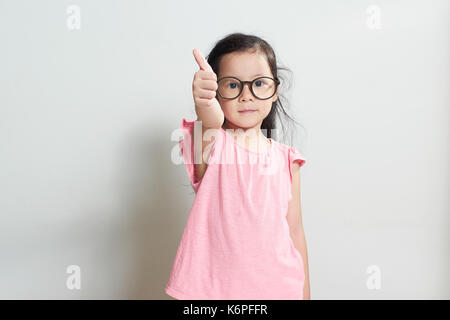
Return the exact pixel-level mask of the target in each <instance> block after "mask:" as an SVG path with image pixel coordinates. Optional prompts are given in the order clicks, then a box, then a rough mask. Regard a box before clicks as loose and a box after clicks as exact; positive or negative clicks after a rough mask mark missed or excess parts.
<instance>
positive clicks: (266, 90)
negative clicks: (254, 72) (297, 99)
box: [217, 77, 280, 100]
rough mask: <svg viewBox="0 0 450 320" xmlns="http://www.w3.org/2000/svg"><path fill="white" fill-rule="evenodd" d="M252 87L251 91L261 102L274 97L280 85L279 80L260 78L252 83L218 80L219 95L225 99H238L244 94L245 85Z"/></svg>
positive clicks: (233, 78)
mask: <svg viewBox="0 0 450 320" xmlns="http://www.w3.org/2000/svg"><path fill="white" fill-rule="evenodd" d="M246 83H248V84H249V85H250V91H251V92H252V94H253V95H254V96H255V97H256V98H257V99H259V100H267V99H270V98H272V97H273V95H274V94H275V92H276V91H277V87H278V85H279V84H280V80H279V79H278V78H275V79H274V78H271V77H258V78H256V79H254V80H252V81H242V80H240V79H238V78H236V77H223V78H220V79H218V80H217V86H218V87H217V93H218V94H219V96H220V97H222V98H223V99H230V100H232V99H236V98H237V97H239V96H240V95H241V93H242V90H243V89H244V85H245V84H246Z"/></svg>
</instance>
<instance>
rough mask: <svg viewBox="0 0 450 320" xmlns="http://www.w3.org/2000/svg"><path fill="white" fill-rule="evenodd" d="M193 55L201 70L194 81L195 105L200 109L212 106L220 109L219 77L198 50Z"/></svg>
mask: <svg viewBox="0 0 450 320" xmlns="http://www.w3.org/2000/svg"><path fill="white" fill-rule="evenodd" d="M193 54H194V58H195V60H196V61H197V64H198V66H199V68H200V69H199V70H198V71H197V72H196V73H195V75H194V80H193V81H192V95H193V97H194V103H195V105H196V106H197V107H199V108H202V107H211V106H217V107H218V108H220V104H219V102H218V101H217V99H216V90H217V75H216V74H215V73H214V71H213V69H212V68H211V66H210V65H209V64H208V62H207V61H206V59H205V58H204V57H203V55H202V54H201V52H200V51H199V50H198V49H194V50H193Z"/></svg>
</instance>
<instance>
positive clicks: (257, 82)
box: [255, 80, 263, 87]
mask: <svg viewBox="0 0 450 320" xmlns="http://www.w3.org/2000/svg"><path fill="white" fill-rule="evenodd" d="M262 84H263V83H262V81H261V80H258V81H255V85H256V86H258V87H259V86H260V85H262Z"/></svg>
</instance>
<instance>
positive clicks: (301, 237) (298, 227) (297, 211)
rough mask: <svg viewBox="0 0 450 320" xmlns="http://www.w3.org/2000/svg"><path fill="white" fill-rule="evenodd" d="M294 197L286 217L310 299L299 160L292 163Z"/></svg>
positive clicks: (306, 298) (304, 290)
mask: <svg viewBox="0 0 450 320" xmlns="http://www.w3.org/2000/svg"><path fill="white" fill-rule="evenodd" d="M291 189H292V199H291V201H290V202H289V206H288V213H287V216H286V219H287V221H288V225H289V231H290V236H291V238H292V241H293V243H294V246H295V248H296V249H297V250H298V251H299V252H300V254H301V256H302V259H303V267H304V269H305V270H304V271H305V286H304V289H303V299H304V300H310V299H311V297H310V284H309V267H308V251H307V248H306V239H305V232H304V230H303V223H302V210H301V205H300V166H299V164H298V162H294V163H293V165H292V188H291Z"/></svg>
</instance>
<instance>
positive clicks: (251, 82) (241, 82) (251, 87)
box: [216, 76, 281, 100]
mask: <svg viewBox="0 0 450 320" xmlns="http://www.w3.org/2000/svg"><path fill="white" fill-rule="evenodd" d="M225 78H233V79H236V80H237V81H239V82H240V84H241V90H240V91H239V93H238V95H237V96H236V97H234V98H225V97H223V96H222V95H221V94H220V92H219V89H217V90H216V92H217V94H218V95H219V96H220V97H221V98H222V99H227V100H234V99H236V98H237V97H239V96H240V95H241V93H242V90H244V86H245V84H246V83H249V84H250V86H249V87H250V91H251V93H252V94H253V96H254V97H255V98H256V99H258V100H267V99H270V98H272V97H273V96H274V95H275V93H277V88H278V86H279V85H280V83H281V82H280V80H279V79H278V78H271V77H267V76H262V77H258V78H255V79H253V80H252V81H243V80H241V79H238V78H236V77H233V76H229V77H222V78H220V79H218V80H217V81H216V82H217V85H219V81H220V80H222V79H225ZM261 78H268V79H271V80H273V81H275V90H274V92H273V94H272V95H271V96H270V97H268V98H264V99H261V98H258V97H257V96H256V94H255V93H254V92H253V83H254V82H255V81H256V80H258V79H261Z"/></svg>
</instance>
